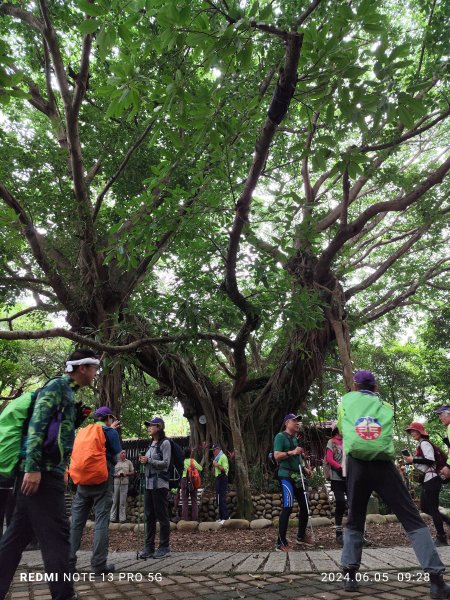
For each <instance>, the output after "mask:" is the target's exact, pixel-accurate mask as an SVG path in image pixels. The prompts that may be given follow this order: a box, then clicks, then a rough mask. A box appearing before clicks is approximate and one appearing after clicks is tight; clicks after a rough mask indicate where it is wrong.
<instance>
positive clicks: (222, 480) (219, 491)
mask: <svg viewBox="0 0 450 600" xmlns="http://www.w3.org/2000/svg"><path fill="white" fill-rule="evenodd" d="M227 488H228V476H227V475H225V474H224V473H222V474H221V475H218V476H217V477H216V500H217V506H218V509H219V519H228V508H227Z"/></svg>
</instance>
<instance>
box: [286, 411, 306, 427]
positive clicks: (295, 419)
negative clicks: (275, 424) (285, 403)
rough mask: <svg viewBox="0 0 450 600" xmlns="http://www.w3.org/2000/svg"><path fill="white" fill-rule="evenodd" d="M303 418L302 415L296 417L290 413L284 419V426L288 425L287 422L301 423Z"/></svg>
mask: <svg viewBox="0 0 450 600" xmlns="http://www.w3.org/2000/svg"><path fill="white" fill-rule="evenodd" d="M302 418H303V417H302V415H294V413H289V414H288V415H286V416H285V417H284V419H283V425H284V424H285V423H286V421H301V420H302Z"/></svg>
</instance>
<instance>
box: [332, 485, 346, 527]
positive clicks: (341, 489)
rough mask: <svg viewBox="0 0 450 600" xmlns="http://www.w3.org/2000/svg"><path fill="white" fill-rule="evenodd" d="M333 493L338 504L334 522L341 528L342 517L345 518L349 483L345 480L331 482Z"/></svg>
mask: <svg viewBox="0 0 450 600" xmlns="http://www.w3.org/2000/svg"><path fill="white" fill-rule="evenodd" d="M330 483H331V491H332V492H333V494H334V499H335V502H336V509H335V512H334V522H335V524H336V525H337V526H338V527H340V526H341V525H342V517H343V516H344V512H345V506H346V504H347V502H346V495H347V482H346V481H345V479H342V480H340V481H338V480H337V479H336V480H334V479H332V480H331V482H330Z"/></svg>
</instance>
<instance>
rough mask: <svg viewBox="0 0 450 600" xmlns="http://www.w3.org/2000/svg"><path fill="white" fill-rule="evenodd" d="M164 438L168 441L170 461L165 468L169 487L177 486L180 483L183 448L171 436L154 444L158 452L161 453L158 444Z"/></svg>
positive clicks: (182, 466) (159, 444)
mask: <svg viewBox="0 0 450 600" xmlns="http://www.w3.org/2000/svg"><path fill="white" fill-rule="evenodd" d="M164 440H168V441H169V442H170V463H169V468H168V470H167V473H168V476H169V489H172V488H179V487H180V485H181V476H182V475H183V468H184V452H183V448H181V446H180V445H179V444H177V443H176V442H175V441H174V440H172V439H171V438H164V439H162V440H161V441H159V442H158V443H157V445H156V447H157V448H158V452H159V453H160V454H161V451H160V446H161V444H162V442H163V441H164Z"/></svg>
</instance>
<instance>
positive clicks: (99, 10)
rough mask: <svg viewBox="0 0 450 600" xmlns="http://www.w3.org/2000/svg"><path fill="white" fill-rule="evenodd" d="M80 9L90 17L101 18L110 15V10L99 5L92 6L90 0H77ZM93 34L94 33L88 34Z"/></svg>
mask: <svg viewBox="0 0 450 600" xmlns="http://www.w3.org/2000/svg"><path fill="white" fill-rule="evenodd" d="M77 4H78V7H79V8H80V9H81V10H82V11H83V12H84V13H86V14H87V15H89V16H90V17H100V16H102V15H106V14H108V9H107V8H103V7H102V6H98V5H97V4H91V3H90V2H88V0H77ZM88 33H92V32H88Z"/></svg>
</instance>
